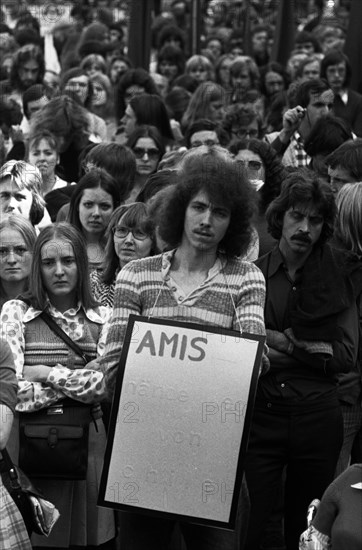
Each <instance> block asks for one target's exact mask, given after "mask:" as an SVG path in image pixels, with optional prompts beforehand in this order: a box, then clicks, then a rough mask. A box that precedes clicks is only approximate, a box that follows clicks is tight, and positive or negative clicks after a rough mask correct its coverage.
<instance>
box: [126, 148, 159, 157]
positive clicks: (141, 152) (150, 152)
mask: <svg viewBox="0 0 362 550" xmlns="http://www.w3.org/2000/svg"><path fill="white" fill-rule="evenodd" d="M133 152H134V154H135V157H136V158H137V159H141V158H143V157H144V156H145V155H147V156H148V158H149V159H151V160H156V159H158V157H159V156H160V151H159V150H158V149H144V148H143V147H135V148H134V149H133Z"/></svg>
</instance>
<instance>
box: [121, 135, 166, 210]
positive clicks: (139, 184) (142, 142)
mask: <svg viewBox="0 0 362 550" xmlns="http://www.w3.org/2000/svg"><path fill="white" fill-rule="evenodd" d="M127 146H128V147H130V149H132V151H133V153H134V155H135V157H136V178H135V182H134V185H133V188H132V190H131V192H130V194H129V196H128V198H127V201H126V202H127V203H130V202H134V201H135V200H136V197H137V195H138V193H139V192H140V191H141V189H142V188H143V186H144V185H145V183H146V181H147V179H148V177H149V176H150V175H151V174H153V173H154V172H156V170H157V167H158V163H159V162H160V160H161V158H162V157H163V155H164V154H165V145H164V143H163V140H162V137H161V134H160V133H159V131H158V130H157V128H155V127H154V126H139V127H138V128H136V129H135V130H134V131H133V132H132V134H131V135H130V137H129V139H128V142H127Z"/></svg>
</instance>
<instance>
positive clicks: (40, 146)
mask: <svg viewBox="0 0 362 550" xmlns="http://www.w3.org/2000/svg"><path fill="white" fill-rule="evenodd" d="M29 162H30V164H32V165H33V166H36V167H37V168H38V169H39V170H40V173H41V175H42V177H43V178H44V177H45V178H49V177H52V176H54V171H55V167H56V165H57V162H58V153H57V151H56V150H55V149H54V147H52V146H51V144H50V143H49V141H48V140H47V139H45V138H43V139H41V140H40V141H39V142H38V143H36V144H35V143H34V142H30V145H29Z"/></svg>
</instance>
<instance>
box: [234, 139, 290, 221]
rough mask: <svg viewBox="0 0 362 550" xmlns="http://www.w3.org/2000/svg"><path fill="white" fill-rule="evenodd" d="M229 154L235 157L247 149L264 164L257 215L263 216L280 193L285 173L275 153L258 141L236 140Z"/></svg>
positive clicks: (265, 144) (268, 146) (267, 144)
mask: <svg viewBox="0 0 362 550" xmlns="http://www.w3.org/2000/svg"><path fill="white" fill-rule="evenodd" d="M228 149H229V151H230V153H233V155H237V154H238V152H239V151H243V150H244V149H247V150H248V151H253V153H256V154H257V155H259V157H260V158H261V160H262V161H263V164H264V170H265V182H264V185H263V186H262V187H261V188H260V189H259V191H258V197H259V213H260V214H264V213H265V211H266V209H267V207H268V206H269V204H270V203H271V201H272V200H274V199H275V198H276V197H277V196H278V195H279V193H280V189H281V185H282V183H283V180H284V178H285V177H286V175H287V173H286V171H285V168H284V166H283V164H282V163H281V161H280V159H279V157H278V155H277V153H276V152H275V150H274V149H273V147H272V146H271V145H269V143H267V142H266V141H261V140H260V139H237V140H235V141H232V142H231V143H230V145H229V147H228Z"/></svg>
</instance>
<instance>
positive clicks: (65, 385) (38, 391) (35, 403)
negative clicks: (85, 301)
mask: <svg viewBox="0 0 362 550" xmlns="http://www.w3.org/2000/svg"><path fill="white" fill-rule="evenodd" d="M47 312H48V313H49V314H50V315H51V316H52V317H53V319H54V320H55V321H56V323H57V324H58V325H59V326H60V328H61V329H63V330H64V332H66V333H67V335H68V336H69V337H70V338H71V339H72V340H73V341H74V342H77V344H79V345H80V346H81V347H82V346H83V347H86V346H88V348H89V346H91V347H93V348H94V350H93V351H94V352H93V355H94V357H96V356H100V355H102V354H103V352H104V346H105V339H106V335H107V332H108V328H109V325H108V321H109V318H110V314H111V310H110V308H106V307H101V306H100V307H97V308H94V309H88V310H84V309H83V307H82V306H81V305H80V304H78V306H77V308H72V309H69V310H67V311H65V312H64V313H61V312H60V311H58V310H57V309H55V308H54V307H53V306H52V305H51V304H50V303H49V304H48V306H47ZM40 314H41V311H40V310H37V309H34V308H33V307H31V306H29V305H28V304H26V303H25V302H23V301H22V300H9V301H8V302H6V303H5V304H4V306H3V309H2V312H1V332H2V337H3V338H4V339H5V340H6V341H7V342H8V344H9V346H10V348H11V351H12V353H13V357H14V362H15V367H16V373H17V377H18V383H19V390H18V402H17V405H16V410H18V411H23V412H31V411H35V410H38V409H41V408H44V407H48V406H49V405H51V404H53V403H56V402H57V401H59V400H61V399H64V398H65V397H70V398H72V399H75V400H77V401H81V402H84V403H94V402H97V401H100V400H101V399H102V397H103V396H104V393H105V382H104V377H103V372H102V371H101V368H100V366H99V370H98V368H97V365H96V364H95V363H94V362H93V361H92V366H91V368H87V366H84V367H83V366H76V365H75V364H74V361H73V362H72V361H70V360H69V358H71V357H72V353H71V351H70V350H69V348H68V347H67V346H66V344H65V342H63V341H62V340H61V339H60V338H59V337H55V335H54V333H53V335H54V338H58V341H56V342H55V345H56V348H57V349H56V350H54V342H53V343H52V342H50V343H49V335H48V338H46V337H45V335H46V331H44V327H43V329H42V330H43V332H40V333H37V335H39V334H40V336H41V335H43V336H44V338H43V339H41V338H35V339H33V341H35V342H36V349H33V350H32V353H31V354H30V359H31V361H30V359H29V360H28V357H29V353H28V350H27V349H26V338H25V334H26V331H27V330H29V332H30V335H32V331H34V330H35V325H36V323H37V321H39V320H40V318H39V316H40ZM90 327H91V330H90ZM94 329H95V330H94ZM49 330H50V329H49ZM92 334H93V340H94V334H96V338H95V340H96V341H94V342H90V340H92ZM81 343H82V345H81ZM51 345H53V348H52V347H51ZM49 346H50V347H49ZM47 348H48V350H47ZM88 348H87V349H88ZM47 352H48V359H49V353H51V356H52V357H55V358H56V359H55V361H56V360H57V359H58V358H59V357H60V358H61V361H62V362H60V361H59V362H55V364H52V361H49V360H46V355H47ZM73 355H74V354H73ZM62 358H64V360H63V359H62ZM53 363H54V362H53ZM28 364H29V365H35V364H42V365H44V364H47V366H50V367H51V371H50V373H49V376H48V379H47V381H46V383H41V382H30V381H28V380H25V379H24V376H23V368H24V366H25V365H28Z"/></svg>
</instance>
